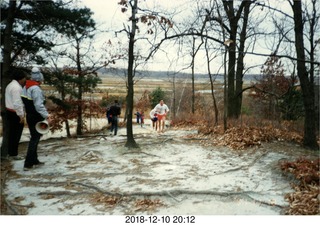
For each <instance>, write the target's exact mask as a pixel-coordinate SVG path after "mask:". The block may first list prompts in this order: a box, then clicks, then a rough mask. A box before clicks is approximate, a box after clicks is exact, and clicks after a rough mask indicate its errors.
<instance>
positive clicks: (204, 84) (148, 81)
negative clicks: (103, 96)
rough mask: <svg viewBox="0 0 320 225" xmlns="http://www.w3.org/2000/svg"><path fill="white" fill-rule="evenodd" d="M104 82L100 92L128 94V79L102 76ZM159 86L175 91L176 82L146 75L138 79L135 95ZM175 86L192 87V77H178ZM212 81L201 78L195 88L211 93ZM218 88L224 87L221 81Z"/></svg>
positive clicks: (217, 83) (179, 87) (167, 90)
mask: <svg viewBox="0 0 320 225" xmlns="http://www.w3.org/2000/svg"><path fill="white" fill-rule="evenodd" d="M101 79H102V84H99V85H98V89H99V91H100V92H104V93H108V94H109V95H119V96H123V95H126V91H127V90H126V80H125V78H120V77H112V76H102V77H101ZM157 87H160V88H161V89H162V90H164V91H165V92H167V93H168V94H170V93H172V92H173V89H174V84H173V79H170V78H163V79H157V78H148V77H144V78H142V79H139V80H136V82H135V85H134V91H135V97H137V98H139V97H140V96H141V95H142V93H143V92H144V91H146V90H147V91H150V92H152V91H153V90H155V89H156V88H157ZM175 88H176V90H177V89H183V88H191V79H182V78H179V79H176V80H175ZM210 88H211V87H210V82H209V79H200V80H196V81H195V90H196V92H201V93H204V94H210ZM214 89H215V90H216V91H217V90H221V89H223V86H222V84H221V82H216V84H215V88H214Z"/></svg>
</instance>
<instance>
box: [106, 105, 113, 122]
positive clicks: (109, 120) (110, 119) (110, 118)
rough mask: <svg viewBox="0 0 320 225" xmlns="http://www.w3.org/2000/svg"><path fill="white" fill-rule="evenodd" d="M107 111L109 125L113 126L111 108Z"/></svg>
mask: <svg viewBox="0 0 320 225" xmlns="http://www.w3.org/2000/svg"><path fill="white" fill-rule="evenodd" d="M106 111H107V112H106V116H107V120H108V124H111V123H112V116H111V115H110V107H107V110H106Z"/></svg>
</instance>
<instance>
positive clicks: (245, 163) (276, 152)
mask: <svg viewBox="0 0 320 225" xmlns="http://www.w3.org/2000/svg"><path fill="white" fill-rule="evenodd" d="M195 132H196V131H182V130H170V129H169V130H167V131H166V132H165V133H164V134H162V135H159V134H157V133H155V132H154V131H152V130H151V129H150V127H148V126H147V127H145V128H141V127H139V126H135V127H134V134H135V140H136V142H137V143H138V144H139V145H140V149H131V150H130V149H127V148H125V147H124V143H125V141H126V136H125V129H124V128H123V129H120V130H119V135H118V136H109V133H107V132H105V133H103V132H102V133H99V134H97V135H93V136H91V137H85V138H78V139H65V138H61V139H49V140H46V141H42V142H41V143H40V144H39V157H40V160H42V161H44V162H45V163H46V164H45V165H44V166H43V167H41V168H36V169H34V170H32V171H23V170H22V167H23V161H14V162H13V163H12V166H13V168H12V170H11V172H10V173H9V174H7V177H6V185H5V189H4V192H3V194H4V195H5V196H6V201H7V204H8V205H9V206H10V207H9V210H8V211H10V212H9V214H28V215H128V214H152V215H157V214H158V215H160V214H161V215H163V214H165V215H177V214H178V215H182V214H188V215H279V214H281V213H282V209H283V208H284V207H287V206H288V204H287V202H285V200H284V195H285V194H286V193H288V192H292V189H291V187H290V181H289V180H288V178H286V177H284V176H283V175H282V173H281V172H280V170H279V168H278V161H279V160H283V159H294V158H297V157H299V156H303V155H305V154H309V153H306V152H304V151H303V150H302V149H300V148H299V147H298V146H295V145H293V144H288V143H281V142H279V143H269V144H264V145H262V146H261V147H259V148H257V149H256V148H254V149H248V150H246V151H241V152H239V151H233V150H230V149H228V148H225V147H202V146H200V145H199V141H198V140H191V139H190V138H186V135H190V134H192V133H195Z"/></svg>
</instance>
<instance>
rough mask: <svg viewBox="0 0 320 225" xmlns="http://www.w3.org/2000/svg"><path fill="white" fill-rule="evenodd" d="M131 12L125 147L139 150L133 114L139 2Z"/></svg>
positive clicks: (135, 3)
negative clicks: (134, 131)
mask: <svg viewBox="0 0 320 225" xmlns="http://www.w3.org/2000/svg"><path fill="white" fill-rule="evenodd" d="M130 4H131V3H130ZM131 10H132V16H131V23H132V25H131V29H132V30H131V32H130V33H129V60H128V83H127V97H126V100H127V110H128V114H127V119H128V120H127V142H126V144H125V146H126V147H129V148H137V147H138V145H137V143H136V141H135V140H134V137H133V130H132V114H133V95H134V82H133V77H134V71H133V63H134V42H135V34H136V27H137V25H136V24H137V20H136V13H137V10H138V0H134V1H133V5H131Z"/></svg>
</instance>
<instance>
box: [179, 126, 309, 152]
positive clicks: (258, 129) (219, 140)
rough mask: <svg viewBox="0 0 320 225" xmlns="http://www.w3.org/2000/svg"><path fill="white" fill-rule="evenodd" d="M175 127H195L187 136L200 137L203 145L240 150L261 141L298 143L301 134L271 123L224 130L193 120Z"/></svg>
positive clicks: (257, 144)
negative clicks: (195, 132) (193, 133)
mask: <svg viewBox="0 0 320 225" xmlns="http://www.w3.org/2000/svg"><path fill="white" fill-rule="evenodd" d="M175 127H176V128H179V129H181V128H184V129H197V130H198V131H199V133H198V134H195V135H188V136H187V137H189V138H198V139H202V141H201V144H203V145H204V146H227V147H229V148H232V149H234V150H242V149H246V148H248V147H254V146H260V145H261V143H262V142H269V141H273V140H277V141H290V142H296V143H298V144H301V143H302V140H303V137H302V135H301V134H299V133H297V132H295V131H293V130H290V128H289V127H285V126H283V127H282V129H280V128H276V127H275V126H273V125H272V124H265V125H264V126H252V125H251V126H250V125H239V126H233V127H229V128H228V129H227V130H226V131H225V132H224V130H223V126H221V125H218V126H213V127H210V126H208V125H207V124H206V123H204V122H202V123H199V122H198V123H196V122H194V121H192V122H191V121H184V122H182V121H179V123H177V124H175Z"/></svg>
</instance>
